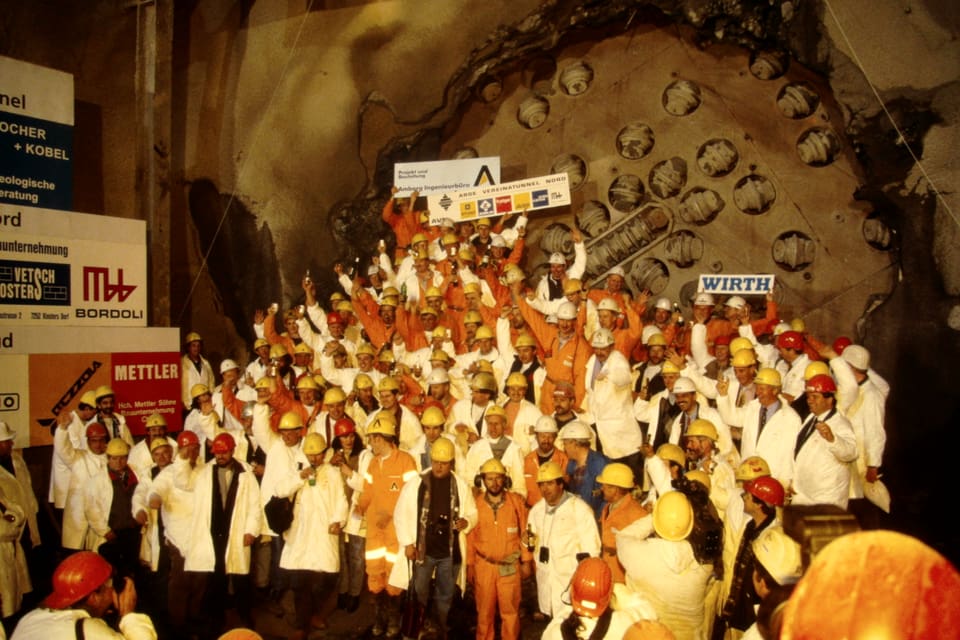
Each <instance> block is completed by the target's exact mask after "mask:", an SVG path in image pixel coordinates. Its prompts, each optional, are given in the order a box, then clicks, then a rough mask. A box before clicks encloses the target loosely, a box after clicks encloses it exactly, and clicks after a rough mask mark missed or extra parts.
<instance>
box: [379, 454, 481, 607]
mask: <svg viewBox="0 0 960 640" xmlns="http://www.w3.org/2000/svg"><path fill="white" fill-rule="evenodd" d="M425 473H429V472H425ZM450 477H451V478H452V479H453V482H455V483H456V485H457V496H458V497H459V499H460V513H459V517H460V518H463V519H464V520H466V521H467V528H466V529H463V530H461V531H460V532H459V533H458V534H457V544H458V545H459V547H460V558H461V562H460V573H459V574H458V575H457V586H459V587H460V591H461V593H462V592H463V590H464V589H465V588H466V585H467V534H468V533H470V530H471V529H473V528H474V527H475V526H477V504H476V502H474V500H473V491H472V490H471V489H470V486H469V485H468V484H467V483H466V482H464V481H463V479H462V478H460V477H459V476H457V475H456V474H451V475H450ZM422 482H423V474H420V475H417V477H416V478H414V479H412V480H410V481H409V482H407V483H406V484H404V485H403V488H402V489H400V496H399V497H398V498H397V505H396V506H395V507H394V509H393V525H394V527H395V528H396V531H397V542H399V543H400V557H399V561H398V562H394V563H393V568H392V569H391V571H390V578H389V580H388V581H387V582H388V584H391V585H393V586H394V587H398V588H400V589H406V588H407V587H409V586H410V570H409V569H410V567H409V562H407V559H406V555H405V547H406V546H407V545H411V544H412V545H415V544H417V530H418V528H419V525H420V510H419V509H418V508H417V495H418V493H419V491H420V484H421V483H422ZM451 486H452V485H451ZM444 500H449V497H448V496H444ZM452 519H453V518H452V514H451V520H452Z"/></svg>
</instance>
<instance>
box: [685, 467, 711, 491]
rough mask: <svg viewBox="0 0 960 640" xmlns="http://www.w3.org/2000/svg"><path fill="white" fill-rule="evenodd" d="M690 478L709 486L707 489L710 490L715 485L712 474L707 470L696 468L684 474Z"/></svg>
mask: <svg viewBox="0 0 960 640" xmlns="http://www.w3.org/2000/svg"><path fill="white" fill-rule="evenodd" d="M683 475H684V477H685V478H687V479H688V480H693V481H694V482H699V483H700V484H702V485H703V486H705V487H706V488H707V491H710V488H711V487H712V486H713V483H712V482H711V481H710V474H708V473H707V472H706V471H702V470H700V469H694V470H693V471H687V472H686V473H685V474H683Z"/></svg>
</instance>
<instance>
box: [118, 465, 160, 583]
mask: <svg viewBox="0 0 960 640" xmlns="http://www.w3.org/2000/svg"><path fill="white" fill-rule="evenodd" d="M127 464H129V459H128V461H127ZM137 479H138V480H139V482H138V483H137V488H136V489H134V491H133V500H131V503H130V511H131V512H132V513H133V517H134V518H136V517H137V514H138V513H140V512H141V511H143V512H144V513H146V514H147V523H146V525H144V528H143V533H142V534H141V536H140V562H143V563H144V564H146V565H148V566H149V567H150V570H151V571H156V570H157V569H158V568H159V567H160V545H161V544H163V541H162V540H160V527H159V522H160V510H159V509H151V508H150V505H149V503H148V501H149V499H150V493H151V491H152V489H153V467H151V468H150V469H149V470H148V471H147V472H146V475H144V476H137Z"/></svg>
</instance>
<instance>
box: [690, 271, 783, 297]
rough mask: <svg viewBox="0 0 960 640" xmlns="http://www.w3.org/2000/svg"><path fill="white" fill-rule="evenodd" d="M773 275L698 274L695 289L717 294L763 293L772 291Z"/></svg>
mask: <svg viewBox="0 0 960 640" xmlns="http://www.w3.org/2000/svg"><path fill="white" fill-rule="evenodd" d="M774 282H775V280H774V277H773V276H772V275H770V274H764V275H757V274H747V275H716V274H712V273H711V274H705V273H704V274H700V283H699V286H698V287H697V291H702V292H705V293H719V294H730V295H733V294H739V295H744V294H746V295H765V294H767V293H770V292H771V291H773V285H774Z"/></svg>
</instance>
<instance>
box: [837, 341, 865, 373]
mask: <svg viewBox="0 0 960 640" xmlns="http://www.w3.org/2000/svg"><path fill="white" fill-rule="evenodd" d="M840 357H841V358H843V359H844V360H845V361H846V362H847V364H849V365H850V366H851V367H853V368H854V369H859V370H860V371H866V370H867V369H869V368H870V352H869V351H867V350H866V349H865V348H864V347H861V346H860V345H858V344H851V345H850V346H848V347H847V348H846V349H844V350H843V354H842V355H841V356H840Z"/></svg>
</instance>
